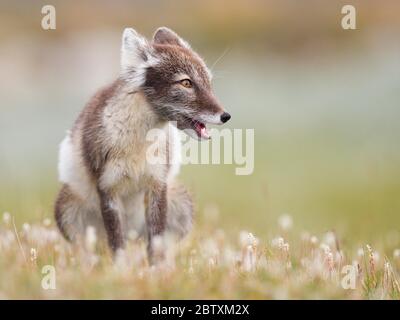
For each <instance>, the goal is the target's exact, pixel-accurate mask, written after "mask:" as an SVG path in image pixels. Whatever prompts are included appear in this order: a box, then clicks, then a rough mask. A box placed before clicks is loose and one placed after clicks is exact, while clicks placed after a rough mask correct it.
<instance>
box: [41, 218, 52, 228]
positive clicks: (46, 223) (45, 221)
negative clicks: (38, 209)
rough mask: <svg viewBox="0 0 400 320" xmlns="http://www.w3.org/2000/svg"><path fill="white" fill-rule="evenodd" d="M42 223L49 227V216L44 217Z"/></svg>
mask: <svg viewBox="0 0 400 320" xmlns="http://www.w3.org/2000/svg"><path fill="white" fill-rule="evenodd" d="M43 225H44V226H45V227H50V225H51V220H50V219H49V218H46V219H44V220H43Z"/></svg>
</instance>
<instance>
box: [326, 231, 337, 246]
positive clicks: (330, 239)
mask: <svg viewBox="0 0 400 320" xmlns="http://www.w3.org/2000/svg"><path fill="white" fill-rule="evenodd" d="M324 242H325V243H326V244H328V245H329V246H330V247H334V246H335V245H336V236H335V234H334V233H333V232H332V231H329V232H327V233H325V235H324Z"/></svg>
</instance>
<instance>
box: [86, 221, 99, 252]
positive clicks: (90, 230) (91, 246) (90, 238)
mask: <svg viewBox="0 0 400 320" xmlns="http://www.w3.org/2000/svg"><path fill="white" fill-rule="evenodd" d="M96 241H97V236H96V228H95V227H93V226H88V227H87V228H86V234H85V245H86V249H88V250H89V251H92V252H93V251H94V250H95V248H96Z"/></svg>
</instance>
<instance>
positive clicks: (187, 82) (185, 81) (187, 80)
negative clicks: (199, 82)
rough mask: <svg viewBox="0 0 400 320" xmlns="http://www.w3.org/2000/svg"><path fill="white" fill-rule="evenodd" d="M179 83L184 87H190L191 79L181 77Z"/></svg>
mask: <svg viewBox="0 0 400 320" xmlns="http://www.w3.org/2000/svg"><path fill="white" fill-rule="evenodd" d="M180 84H181V85H182V86H184V87H185V88H191V87H192V81H190V80H189V79H183V80H181V81H180Z"/></svg>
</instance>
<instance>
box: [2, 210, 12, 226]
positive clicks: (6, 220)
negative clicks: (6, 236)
mask: <svg viewBox="0 0 400 320" xmlns="http://www.w3.org/2000/svg"><path fill="white" fill-rule="evenodd" d="M10 221H11V214H10V213H9V212H4V213H3V222H4V223H5V224H9V223H10Z"/></svg>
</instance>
